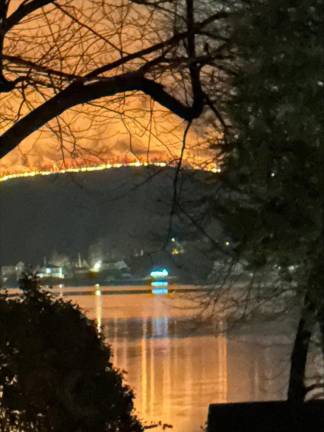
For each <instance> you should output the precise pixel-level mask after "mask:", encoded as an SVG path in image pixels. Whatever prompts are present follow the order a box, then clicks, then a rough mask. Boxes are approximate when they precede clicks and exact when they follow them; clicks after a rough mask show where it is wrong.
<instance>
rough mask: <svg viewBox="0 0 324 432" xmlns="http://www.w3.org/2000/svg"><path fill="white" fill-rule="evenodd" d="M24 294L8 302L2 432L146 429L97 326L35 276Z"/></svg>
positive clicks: (3, 306) (1, 311) (0, 369)
mask: <svg viewBox="0 0 324 432" xmlns="http://www.w3.org/2000/svg"><path fill="white" fill-rule="evenodd" d="M21 289H22V290H23V293H24V294H23V296H22V297H21V298H15V299H9V298H8V296H7V295H3V296H2V298H1V299H0V386H1V388H2V394H1V393H0V396H1V397H0V403H1V415H0V428H1V431H7V430H8V431H9V430H10V431H12V430H17V431H31V430H32V431H39V432H40V431H44V432H45V431H46V432H48V431H55V432H73V431H75V432H86V431H89V432H90V431H91V432H99V431H100V432H106V431H107V432H108V431H109V432H139V431H142V430H143V428H142V426H141V425H140V423H139V421H138V420H137V418H136V417H135V416H134V414H133V399H134V395H133V392H132V390H131V389H130V388H129V387H128V386H127V385H125V384H124V383H123V379H122V375H121V373H120V372H119V371H118V370H117V369H115V368H114V367H113V365H112V363H111V351H110V348H109V347H107V346H106V345H105V344H104V342H103V339H102V338H101V336H100V335H98V333H97V331H96V327H95V325H94V323H93V322H92V321H90V320H89V319H88V318H87V317H86V316H85V315H84V314H83V313H82V312H81V311H80V310H79V309H78V307H76V306H74V305H72V304H71V303H69V302H65V301H62V300H59V299H55V298H54V297H53V296H51V295H50V294H49V293H48V292H44V291H42V290H41V289H40V288H39V285H38V281H37V278H36V277H35V276H33V275H28V276H25V277H24V278H23V279H22V280H21ZM1 426H2V427H1Z"/></svg>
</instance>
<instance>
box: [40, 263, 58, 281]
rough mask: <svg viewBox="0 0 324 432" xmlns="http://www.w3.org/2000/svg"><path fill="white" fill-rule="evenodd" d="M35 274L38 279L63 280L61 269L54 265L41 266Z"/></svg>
mask: <svg viewBox="0 0 324 432" xmlns="http://www.w3.org/2000/svg"><path fill="white" fill-rule="evenodd" d="M37 274H38V277H39V278H40V279H44V278H55V279H64V271H63V267H60V266H57V265H54V264H46V266H43V267H41V268H40V269H39V271H38V272H37Z"/></svg>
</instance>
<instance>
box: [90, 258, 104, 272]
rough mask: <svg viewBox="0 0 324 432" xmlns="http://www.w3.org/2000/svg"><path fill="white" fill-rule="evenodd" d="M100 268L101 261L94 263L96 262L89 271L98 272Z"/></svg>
mask: <svg viewBox="0 0 324 432" xmlns="http://www.w3.org/2000/svg"><path fill="white" fill-rule="evenodd" d="M101 266H102V261H101V260H99V261H96V262H95V263H94V266H93V267H92V269H91V270H92V271H94V272H98V271H100V269H101Z"/></svg>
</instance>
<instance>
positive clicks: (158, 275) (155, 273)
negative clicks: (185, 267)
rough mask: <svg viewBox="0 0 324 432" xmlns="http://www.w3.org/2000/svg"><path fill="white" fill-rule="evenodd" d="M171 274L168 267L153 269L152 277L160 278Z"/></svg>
mask: <svg viewBox="0 0 324 432" xmlns="http://www.w3.org/2000/svg"><path fill="white" fill-rule="evenodd" d="M168 275H169V272H168V270H167V269H165V268H164V269H162V270H153V271H151V277H152V278H153V279H159V278H165V277H167V276H168Z"/></svg>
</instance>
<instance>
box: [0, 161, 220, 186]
mask: <svg viewBox="0 0 324 432" xmlns="http://www.w3.org/2000/svg"><path fill="white" fill-rule="evenodd" d="M148 166H151V167H159V168H164V167H167V166H170V167H172V166H173V167H174V166H176V164H175V163H173V164H172V163H166V162H161V161H152V162H141V161H136V162H127V161H124V162H106V163H101V164H96V165H83V166H65V167H63V168H60V167H58V166H57V165H52V166H50V167H47V168H44V169H30V170H28V171H22V172H8V171H7V172H3V173H0V182H5V181H8V180H13V179H17V178H25V177H36V176H50V175H54V174H67V173H83V172H84V173H86V172H94V171H104V170H108V169H113V168H122V167H148ZM186 168H189V169H195V170H201V167H199V166H196V167H195V166H186ZM203 170H204V171H209V172H218V171H219V169H218V168H215V167H212V166H207V167H204V168H203Z"/></svg>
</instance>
